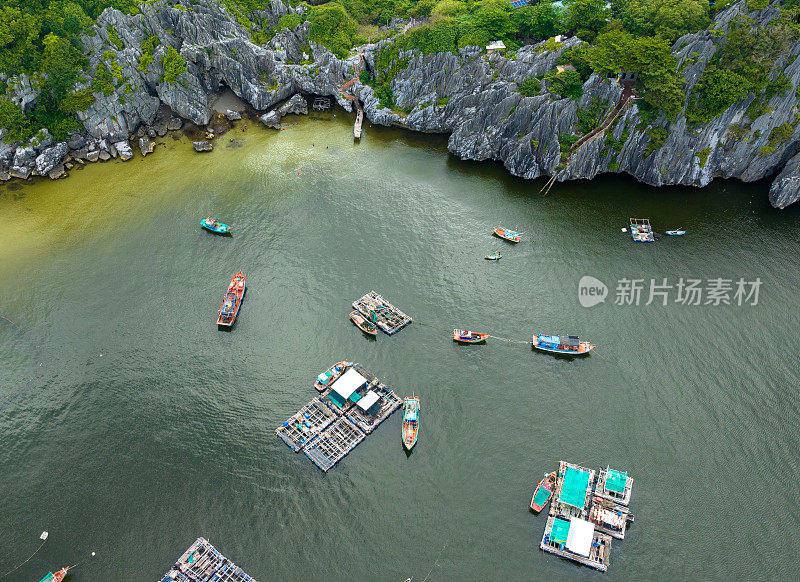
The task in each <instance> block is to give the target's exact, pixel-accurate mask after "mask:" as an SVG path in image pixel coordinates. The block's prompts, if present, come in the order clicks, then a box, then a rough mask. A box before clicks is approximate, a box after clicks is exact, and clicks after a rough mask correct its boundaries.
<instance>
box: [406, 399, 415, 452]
mask: <svg viewBox="0 0 800 582" xmlns="http://www.w3.org/2000/svg"><path fill="white" fill-rule="evenodd" d="M418 434H419V396H406V398H405V400H404V401H403V446H404V447H405V448H406V450H408V451H410V450H411V449H413V448H414V445H415V444H417V435H418Z"/></svg>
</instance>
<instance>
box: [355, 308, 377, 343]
mask: <svg viewBox="0 0 800 582" xmlns="http://www.w3.org/2000/svg"><path fill="white" fill-rule="evenodd" d="M350 321H352V322H353V323H355V324H356V327H358V329H360V330H361V331H363V332H364V333H365V334H367V335H370V336H372V337H378V327H377V326H376V325H375V324H374V323H372V322H371V321H369V320H368V319H367V318H366V317H364V315H363V314H362V313H361V312H360V311H358V310H355V311H351V312H350Z"/></svg>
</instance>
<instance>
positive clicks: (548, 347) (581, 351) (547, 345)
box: [532, 334, 596, 356]
mask: <svg viewBox="0 0 800 582" xmlns="http://www.w3.org/2000/svg"><path fill="white" fill-rule="evenodd" d="M532 343H533V349H535V350H540V351H543V352H549V353H551V354H560V355H562V356H585V355H586V354H588V353H589V352H591V351H592V350H593V349H594V348H595V347H596V346H594V345H592V344H590V343H589V342H584V341H581V340H580V338H579V337H578V336H576V335H562V336H557V335H544V334H538V335H537V334H534V336H533V340H532Z"/></svg>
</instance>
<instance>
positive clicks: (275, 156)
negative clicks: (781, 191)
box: [0, 114, 800, 582]
mask: <svg viewBox="0 0 800 582" xmlns="http://www.w3.org/2000/svg"><path fill="white" fill-rule="evenodd" d="M349 123H350V121H349V120H348V119H345V118H343V116H342V115H341V114H340V115H339V116H338V117H336V118H332V117H330V116H322V115H317V116H316V117H315V118H302V119H296V120H291V122H290V124H289V125H288V126H287V129H286V131H282V132H275V131H271V130H269V131H268V130H266V129H261V128H257V127H255V126H254V124H251V127H250V129H248V131H247V132H246V133H242V132H239V131H238V130H236V131H234V132H232V133H230V134H228V135H226V136H224V137H223V138H220V140H218V144H217V148H216V150H215V151H214V152H213V153H211V154H208V155H198V154H195V153H194V152H193V151H191V146H190V144H189V143H188V142H187V141H185V140H174V139H172V138H171V137H168V138H166V140H164V142H163V143H164V145H161V146H159V148H157V150H156V153H155V154H154V155H153V156H152V157H148V159H147V160H142V159H139V158H138V157H137V158H135V159H134V160H132V161H130V162H128V163H125V164H123V163H121V162H111V163H108V164H102V165H94V166H91V167H88V168H86V169H84V170H81V171H79V172H73V175H72V176H71V177H70V178H69V179H68V180H65V181H59V182H49V181H47V182H44V181H42V182H38V183H35V184H33V185H24V186H23V187H22V188H21V189H15V190H10V189H9V187H8V186H4V187H0V216H2V217H3V219H2V221H3V228H2V229H0V252H2V256H3V260H2V261H0V314H2V315H3V316H5V317H7V318H9V319H10V320H12V321H14V322H15V323H16V324H17V325H19V327H20V328H21V329H23V330H24V331H25V333H24V334H20V333H19V332H17V331H16V330H15V329H14V328H13V327H12V326H11V325H9V324H7V323H3V322H2V321H0V352H2V354H3V362H4V365H3V366H2V370H0V398H5V400H4V401H2V402H0V444H2V447H1V448H0V491H2V496H3V503H2V505H0V537H2V542H3V543H2V547H3V552H2V555H0V573H1V572H2V571H5V570H8V569H10V568H12V567H13V566H14V565H16V564H18V563H19V562H21V561H23V560H24V559H25V558H26V557H27V556H28V555H29V554H30V553H31V552H33V550H35V549H36V547H37V546H38V543H39V542H38V535H39V533H40V532H41V531H42V530H44V529H46V530H48V531H49V532H50V539H49V540H48V541H47V542H46V544H45V546H44V547H43V549H42V550H41V551H40V552H39V553H38V554H37V555H36V556H35V557H34V558H33V559H32V560H31V561H30V562H28V563H27V564H26V565H25V566H23V567H22V568H20V569H19V570H18V571H17V572H16V573H15V574H13V575H12V576H11V577H10V578H9V579H11V580H15V579H19V580H34V579H35V580H38V579H39V578H41V576H43V575H44V574H46V573H47V571H49V570H51V569H53V568H57V567H61V566H62V565H67V564H73V563H76V562H80V565H79V566H78V568H76V569H75V571H74V574H72V577H71V580H73V581H74V582H81V581H89V580H92V581H94V580H142V581H147V580H158V579H160V576H161V575H162V574H163V573H164V572H166V571H167V570H168V568H169V566H170V565H171V564H172V563H174V561H175V560H176V559H177V558H178V557H179V556H180V555H181V554H182V553H183V552H184V550H185V549H186V548H187V547H189V545H190V544H191V543H192V542H193V541H194V539H195V538H196V537H198V536H204V537H206V538H208V539H209V540H210V541H211V542H212V543H213V544H215V546H216V547H217V548H218V549H219V550H220V551H222V552H223V553H224V554H226V555H227V556H228V557H229V558H230V559H232V560H233V561H234V562H236V563H237V564H238V565H240V566H242V567H243V568H244V569H245V570H246V571H247V572H248V573H250V574H251V575H252V576H254V577H255V578H256V579H257V580H261V581H263V580H272V579H278V578H282V579H291V580H301V579H302V580H323V579H324V580H352V579H367V580H404V579H405V578H406V577H408V576H414V580H423V579H425V578H426V576H427V575H429V578H428V579H429V580H499V579H504V580H529V579H537V578H543V577H547V578H549V579H559V580H574V579H590V578H595V577H597V576H599V574H596V573H594V572H593V571H591V570H589V569H587V568H582V567H578V566H576V565H573V564H571V563H568V562H565V561H563V560H560V559H558V558H556V557H553V556H550V555H548V554H544V553H542V552H541V551H540V550H539V549H538V544H539V540H540V539H541V535H542V531H543V528H544V523H545V516H543V515H541V516H534V515H533V514H531V513H530V512H529V511H528V505H529V503H530V497H531V494H532V493H533V490H534V488H535V485H536V481H537V480H538V479H539V478H540V477H541V475H542V473H543V472H544V471H550V470H554V469H555V468H556V466H557V463H558V461H559V460H560V459H564V460H568V461H573V462H578V463H581V464H585V465H587V466H589V467H593V468H599V467H600V466H601V465H602V466H605V465H606V464H611V465H612V467H615V468H619V469H622V470H626V471H628V472H629V473H630V474H631V475H632V476H633V477H634V479H635V487H634V492H633V499H632V503H631V507H632V511H633V512H634V513H635V514H636V523H635V524H634V525H633V526H631V528H630V529H629V531H628V534H627V536H626V539H625V540H623V541H615V542H614V544H613V550H612V553H611V565H610V568H609V571H608V573H607V574H605V575H604V576H606V577H607V578H608V579H610V580H618V579H619V580H623V579H624V580H627V579H675V578H680V579H686V578H695V579H730V578H737V579H738V578H743V577H746V576H757V577H759V578H766V579H787V578H789V577H793V575H794V572H795V569H796V568H795V563H796V558H795V556H796V555H797V554H798V551H800V542H798V540H797V537H796V536H795V535H793V534H792V532H796V531H798V528H800V514H798V512H797V511H796V508H797V507H798V503H800V492H799V491H798V487H797V483H798V478H800V462H798V456H797V450H798V446H799V445H800V437H798V424H799V423H798V412H800V410H798V408H799V405H798V398H797V396H798V394H797V392H798V386H797V384H798V383H797V379H796V378H797V372H796V370H797V355H796V337H797V330H798V323H800V322H798V303H797V290H798V283H800V276H799V275H798V273H800V269H798V267H800V253H798V240H800V225H799V223H798V216H800V214H798V212H800V211H799V210H798V209H795V208H790V209H788V210H786V211H784V212H779V211H775V210H772V209H771V208H770V207H769V206H768V204H767V201H766V190H767V188H768V184H766V183H757V184H750V185H743V184H739V183H735V182H715V183H714V184H713V185H712V186H710V187H709V188H706V189H704V190H697V189H678V188H674V189H660V190H659V189H653V188H648V187H645V186H642V185H639V184H636V183H635V182H633V181H631V180H627V179H619V178H613V179H611V178H603V179H599V180H594V181H592V182H575V183H571V184H563V185H558V186H556V187H555V188H554V189H553V190H552V191H551V193H550V194H549V195H548V196H546V197H542V196H541V195H539V194H538V191H539V188H541V185H542V184H541V183H540V182H527V181H523V180H518V179H515V178H512V177H510V176H508V175H507V173H506V172H505V171H504V170H503V168H502V167H500V166H499V165H496V164H491V163H471V162H463V161H459V160H457V159H455V158H454V157H452V156H450V155H449V154H448V153H447V151H446V148H445V144H446V141H445V139H444V138H441V137H437V136H418V135H411V134H408V133H403V132H400V131H395V130H387V129H380V130H379V129H378V128H369V127H368V128H366V135H365V138H364V139H363V140H362V142H361V143H360V144H356V145H354V144H353V143H352V139H351V138H352V133H351V130H350V127H349V125H348V124H349ZM231 138H234V139H236V140H237V143H234V144H231V143H230V142H229V141H227V140H229V139H231ZM312 144H313V145H312ZM227 145H240V146H241V147H226V146H227ZM207 215H212V216H219V217H220V220H222V221H224V222H226V223H228V224H232V225H233V236H232V237H230V238H224V237H216V236H214V235H212V234H211V233H208V232H205V231H203V230H202V229H200V228H199V226H198V221H199V220H200V219H201V218H203V217H205V216H207ZM631 216H634V217H649V218H650V219H651V221H652V222H653V224H654V227H655V229H656V230H657V231H659V232H663V230H665V229H667V228H674V227H677V226H684V227H686V228H687V230H688V234H687V235H686V236H684V237H680V238H670V237H661V239H660V240H659V241H658V242H656V243H655V244H652V245H637V244H634V243H633V242H632V241H631V240H630V238H629V237H627V236H626V235H625V233H622V232H621V231H620V229H621V228H622V227H624V226H626V225H627V222H628V218H629V217H631ZM498 221H502V223H503V224H504V225H508V226H509V227H511V228H516V229H518V230H520V231H522V232H523V233H525V234H524V238H523V242H522V243H520V244H519V245H516V246H511V245H509V244H507V243H504V242H503V241H501V240H499V239H497V238H494V237H492V236H491V226H492V225H493V224H496V223H497V222H498ZM492 250H501V251H502V252H503V254H504V258H503V259H502V260H501V261H499V262H491V261H485V260H484V259H483V257H484V256H485V255H486V254H487V253H488V252H490V251H492ZM240 268H241V269H242V270H243V271H244V272H245V273H246V275H247V284H248V293H247V297H246V299H245V301H244V304H243V307H242V310H241V312H240V317H239V320H238V321H237V323H236V326H235V327H234V329H233V331H231V332H230V333H226V332H221V331H218V330H217V329H216V326H215V323H214V322H215V318H216V310H217V309H218V307H219V303H220V300H221V298H222V295H223V293H224V290H225V286H226V285H227V282H228V281H230V278H231V277H232V276H233V274H234V273H235V272H236V271H237V270H238V269H240ZM584 275H592V276H594V277H597V278H598V279H600V280H601V281H603V282H604V283H606V284H607V285H608V286H609V288H610V289H609V293H610V295H609V297H608V298H607V300H606V302H605V303H602V304H600V305H598V306H596V307H593V308H590V309H587V308H583V307H581V306H580V304H579V303H578V294H577V286H578V281H579V279H580V278H581V277H582V276H584ZM664 277H666V278H668V280H669V281H670V282H672V283H676V282H677V280H678V278H680V277H684V278H691V277H694V278H701V279H703V280H705V279H708V278H716V277H724V278H731V279H738V278H740V277H742V278H745V279H747V280H754V279H755V278H760V279H761V280H762V282H763V283H762V287H761V289H760V296H759V304H758V305H756V306H752V305H746V306H737V305H727V306H726V305H721V306H713V305H700V306H684V305H680V304H676V303H674V301H671V302H670V304H669V305H667V306H662V305H660V304H659V303H658V302H656V303H655V304H652V305H650V306H645V305H644V302H645V299H646V298H644V299H643V300H642V302H641V303H642V304H641V305H639V306H635V305H630V306H628V305H614V297H615V286H616V282H617V281H618V280H619V279H622V278H641V279H645V280H647V281H648V282H649V279H651V278H654V279H657V280H659V281H660V280H661V279H662V278H664ZM371 289H375V290H376V291H378V292H379V293H381V294H383V295H384V296H385V297H386V298H388V299H389V300H390V301H392V302H393V303H394V304H395V305H397V306H398V307H399V308H400V309H402V310H403V311H405V312H406V313H408V314H409V315H411V316H412V317H413V318H414V323H412V324H411V325H410V326H409V327H408V328H406V329H404V330H402V331H401V332H399V333H398V334H397V335H395V336H392V337H389V336H386V335H385V334H381V335H380V336H379V337H378V339H377V341H374V340H370V339H368V338H365V337H363V335H362V334H361V332H359V331H358V330H357V329H356V328H355V327H354V326H353V325H352V323H351V322H350V321H349V319H348V317H347V314H348V312H349V310H350V303H351V302H352V301H353V300H354V299H356V298H358V297H360V296H361V295H362V294H364V293H365V292H367V291H369V290H371ZM673 298H674V295H673ZM454 327H459V328H465V329H472V330H475V331H485V332H490V333H493V334H495V335H497V336H501V337H504V338H509V339H514V340H520V341H528V340H529V339H530V335H531V334H532V333H534V332H543V333H577V334H579V335H581V336H582V337H583V338H585V339H587V340H589V341H591V342H592V343H594V344H596V345H597V346H598V347H597V349H596V350H595V352H594V353H592V355H590V356H589V357H587V358H584V359H579V360H574V361H569V360H563V359H556V358H553V357H551V356H548V355H545V354H540V353H535V352H533V351H532V350H531V348H530V346H529V345H525V344H523V343H511V342H504V341H500V340H490V341H489V342H487V344H486V345H475V346H460V345H456V344H454V343H453V342H452V341H451V334H452V329H453V328H454ZM36 345H39V346H41V352H37V351H36V349H35V348H34V346H36ZM344 358H348V359H351V360H355V361H358V362H360V363H361V364H362V365H363V366H364V367H365V368H367V369H368V370H370V371H372V372H373V373H375V374H376V375H378V376H380V377H381V378H385V382H386V383H387V384H389V385H390V386H391V387H392V388H394V389H395V391H396V392H398V393H399V394H400V395H406V394H411V393H415V394H417V395H419V396H420V397H421V408H422V411H421V416H420V422H421V430H420V438H419V442H418V444H417V445H416V447H415V449H414V452H413V453H412V454H411V455H410V456H407V455H406V454H405V453H404V451H403V448H402V443H401V436H400V428H401V420H402V419H401V415H400V414H395V415H394V416H392V417H391V418H390V419H389V420H388V421H387V422H385V423H384V424H383V425H381V427H380V428H378V430H377V431H376V432H375V433H373V434H372V435H370V436H369V437H368V438H367V439H366V440H365V441H364V442H363V443H362V444H360V445H359V446H358V447H357V448H356V449H355V451H354V452H353V453H351V454H350V455H349V456H348V457H346V458H345V459H344V460H343V461H342V462H341V463H340V464H339V465H337V466H336V467H335V468H334V469H332V470H331V471H330V472H329V473H328V474H326V475H325V474H322V473H321V472H320V471H319V470H318V469H317V468H316V467H315V466H314V465H313V464H312V463H311V462H310V461H309V460H308V459H307V458H306V457H305V456H303V455H302V454H300V455H297V454H295V453H293V452H291V451H290V450H289V449H288V448H287V447H286V446H285V445H284V444H283V443H282V442H281V441H280V440H278V439H277V438H276V437H275V434H274V430H275V428H276V427H278V426H279V425H280V424H281V423H282V422H283V421H284V420H285V419H286V418H288V417H289V416H290V415H291V414H293V413H294V412H296V411H297V410H298V409H299V408H300V407H301V406H302V405H303V404H305V403H306V402H308V401H309V400H310V399H311V398H312V397H313V396H314V395H315V394H316V392H315V391H314V389H313V387H312V383H313V381H314V379H315V378H316V376H317V375H318V374H319V373H320V372H322V371H324V370H325V369H327V368H328V367H329V366H330V365H331V364H332V363H333V362H336V361H339V360H342V359H344ZM39 361H41V362H42V363H43V364H44V365H43V366H37V364H38V363H39ZM92 551H95V552H96V556H94V557H91V556H90V553H91V552H92ZM37 576H38V578H37Z"/></svg>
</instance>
